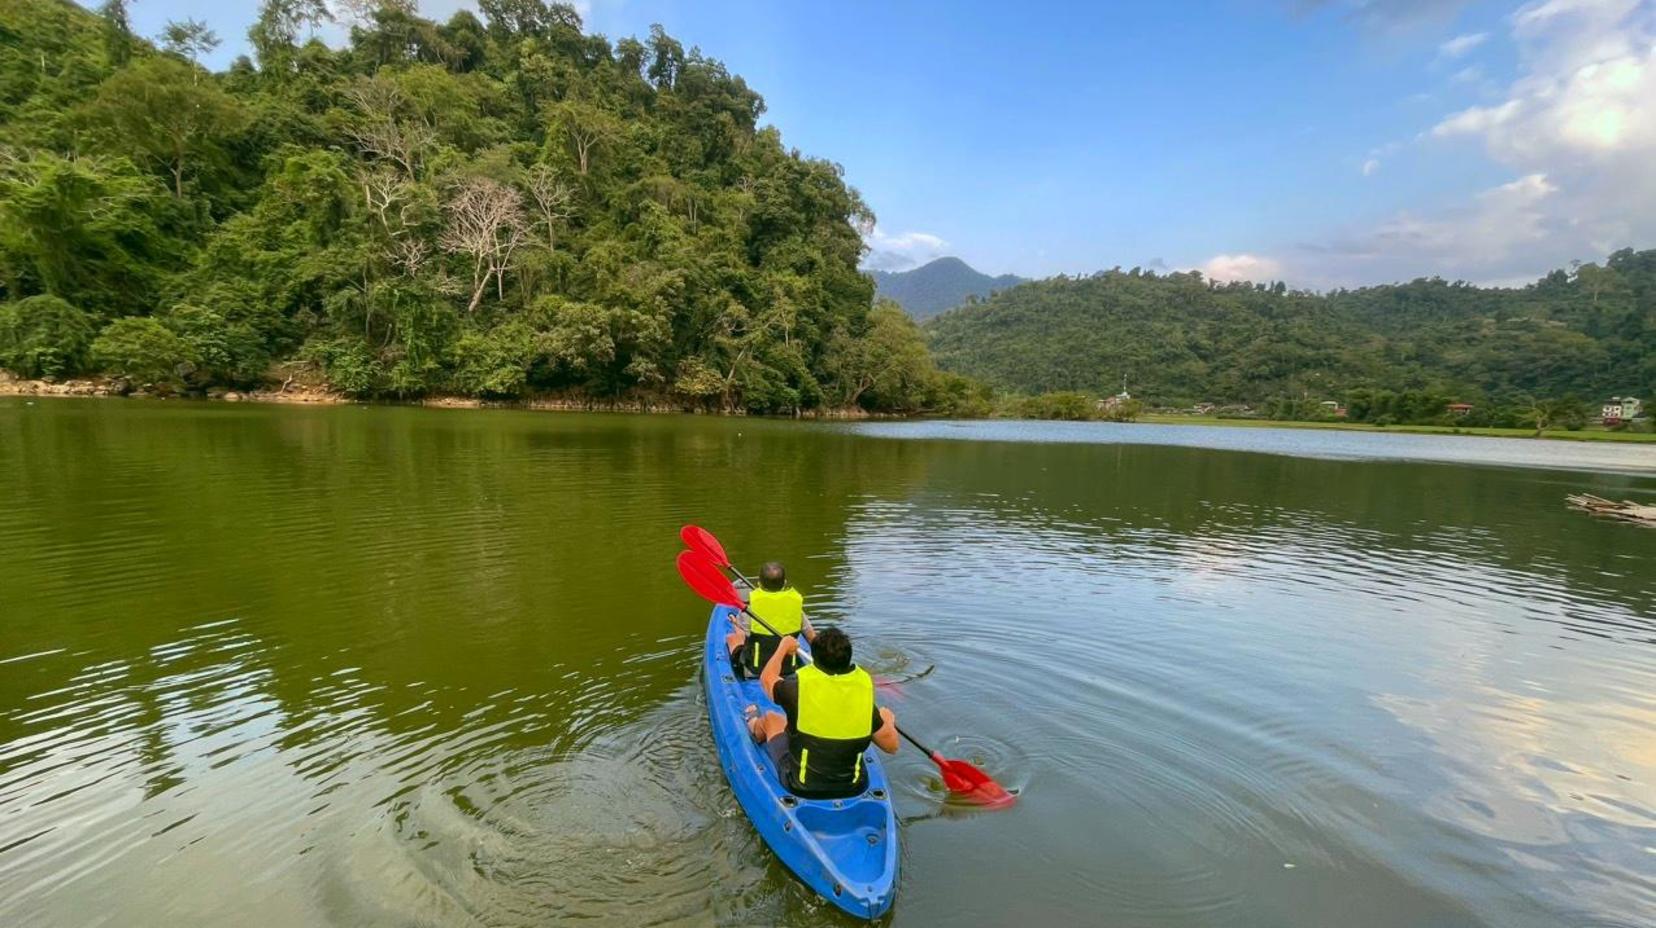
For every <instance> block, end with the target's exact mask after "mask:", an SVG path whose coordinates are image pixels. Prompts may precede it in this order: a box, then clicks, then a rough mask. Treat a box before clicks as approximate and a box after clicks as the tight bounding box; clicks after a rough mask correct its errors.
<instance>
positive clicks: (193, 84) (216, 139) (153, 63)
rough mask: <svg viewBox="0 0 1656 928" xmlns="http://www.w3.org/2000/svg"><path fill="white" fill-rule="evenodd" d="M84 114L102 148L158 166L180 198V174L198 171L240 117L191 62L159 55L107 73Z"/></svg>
mask: <svg viewBox="0 0 1656 928" xmlns="http://www.w3.org/2000/svg"><path fill="white" fill-rule="evenodd" d="M89 115H90V118H91V119H92V120H93V122H94V123H95V124H96V125H98V126H99V127H100V128H102V129H103V130H104V132H105V134H106V141H105V144H106V145H107V147H108V148H110V149H114V150H117V151H122V152H123V153H126V154H130V155H131V156H132V157H133V158H135V159H137V160H140V161H147V162H150V163H153V164H155V165H156V166H157V167H158V168H160V169H162V170H164V171H165V172H166V174H167V177H168V180H169V181H170V185H171V187H172V190H173V196H175V197H178V198H180V199H182V198H183V196H184V178H185V175H186V174H190V175H194V174H199V173H200V164H199V163H200V162H201V161H203V160H206V159H208V158H211V157H213V156H214V155H215V154H219V153H221V152H222V150H223V148H224V147H225V146H226V145H227V144H228V142H229V141H230V138H231V136H232V135H233V134H234V133H235V132H237V131H238V130H239V129H240V128H241V127H242V125H243V124H244V123H245V121H246V117H245V114H244V113H243V110H242V108H241V106H240V104H238V103H237V102H236V101H235V100H234V99H233V98H232V97H230V96H229V95H228V94H226V93H225V92H224V91H222V90H220V89H218V87H217V86H215V85H214V84H212V83H211V82H206V83H204V82H202V81H200V80H199V79H198V75H197V71H196V67H195V65H193V64H185V63H183V62H180V61H178V60H176V59H173V58H161V57H153V58H146V59H144V60H143V61H139V62H136V63H134V64H133V65H132V66H130V67H127V68H123V69H122V70H120V71H118V72H116V73H115V74H114V75H112V76H111V77H110V78H109V79H108V80H107V81H105V82H104V84H103V86H102V87H100V88H99V89H98V95H97V97H96V98H95V99H94V100H93V101H92V104H91V106H90V108H89Z"/></svg>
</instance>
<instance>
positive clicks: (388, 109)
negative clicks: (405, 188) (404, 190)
mask: <svg viewBox="0 0 1656 928" xmlns="http://www.w3.org/2000/svg"><path fill="white" fill-rule="evenodd" d="M345 97H346V99H348V100H350V101H351V105H353V106H355V107H356V109H357V114H358V118H357V119H356V120H354V121H353V122H352V123H351V125H350V126H348V127H347V128H346V132H348V133H349V134H350V136H351V139H352V140H353V141H355V142H356V143H357V147H359V148H361V149H362V150H363V152H364V153H366V154H368V155H371V156H373V157H375V158H381V159H384V160H386V161H390V162H393V163H395V164H396V165H398V166H399V167H401V168H402V169H403V173H405V174H407V175H408V179H409V180H416V179H418V177H419V169H420V160H421V158H422V157H424V155H425V152H426V150H427V149H429V148H431V146H432V145H434V144H436V142H437V130H436V129H434V128H432V126H431V124H430V123H429V122H427V121H426V120H425V119H424V118H423V117H421V116H419V115H418V114H417V113H414V112H412V110H413V107H412V106H410V105H408V100H407V98H406V97H404V96H403V93H402V91H401V90H398V89H397V86H396V85H395V84H392V83H391V82H389V81H384V80H364V81H361V82H359V83H357V85H356V86H354V87H352V88H351V89H350V90H347V91H346V92H345Z"/></svg>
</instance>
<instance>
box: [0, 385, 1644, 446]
mask: <svg viewBox="0 0 1656 928" xmlns="http://www.w3.org/2000/svg"><path fill="white" fill-rule="evenodd" d="M7 396H19V397H28V398H31V399H32V398H36V397H43V398H55V397H68V398H99V399H177V400H184V401H186V402H227V403H264V404H270V405H285V406H347V405H357V406H421V407H425V408H428V409H516V410H527V411H532V412H605V413H628V414H639V415H698V416H720V417H732V418H746V417H748V416H749V415H750V413H748V412H746V411H745V410H734V411H730V412H723V411H717V410H707V409H694V408H686V407H684V406H681V405H675V404H672V403H667V402H661V401H659V400H657V399H647V398H632V399H616V400H603V399H596V398H592V397H573V396H556V395H543V396H533V397H525V398H523V399H517V400H491V399H482V398H479V397H471V396H454V395H448V394H440V395H433V396H424V397H420V398H418V399H406V400H397V399H375V400H360V399H354V398H352V397H349V396H346V395H345V394H343V393H336V392H333V391H331V390H327V389H325V388H322V387H317V386H314V385H298V384H295V385H291V386H289V387H287V388H286V389H281V390H246V391H242V390H227V389H224V388H219V387H215V388H213V389H211V390H208V391H207V392H206V393H205V394H197V393H152V392H148V391H144V390H134V389H132V388H130V387H129V386H127V385H126V384H124V383H123V382H121V381H118V380H112V379H107V378H101V379H71V380H64V381H58V382H48V381H44V380H26V379H22V378H18V377H15V376H13V375H11V374H10V373H8V372H6V371H0V397H7ZM756 418H766V419H788V418H791V419H809V420H821V421H841V422H843V421H862V420H893V421H902V420H910V421H912V420H923V419H927V418H936V417H929V416H924V415H891V414H881V413H871V412H868V411H867V410H864V409H857V408H852V409H819V410H812V411H809V412H802V413H799V414H797V415H794V416H760V417H756ZM944 418H947V417H944ZM997 418H999V417H995V416H986V417H983V418H982V419H968V420H962V421H971V422H977V421H994V420H995V419H997ZM1005 421H1012V420H1010V419H1008V420H1005ZM1027 421H1031V422H1039V421H1048V420H1040V419H1030V420H1027ZM1051 421H1057V420H1051ZM1086 421H1102V420H1086ZM1120 424H1123V425H1134V424H1143V425H1185V426H1197V427H1206V428H1244V429H1246V428H1280V429H1307V430H1312V431H1340V432H1378V433H1381V434H1387V433H1390V434H1411V435H1444V436H1461V437H1468V438H1521V439H1527V440H1539V441H1566V442H1576V443H1583V442H1586V443H1608V444H1631V445H1640V444H1650V445H1656V433H1648V432H1611V431H1607V430H1604V429H1602V428H1584V429H1582V430H1580V431H1575V432H1572V431H1569V430H1567V429H1548V430H1546V431H1545V432H1544V433H1543V434H1540V435H1537V434H1536V432H1535V430H1534V429H1506V428H1491V427H1481V426H1480V427H1465V428H1457V427H1455V426H1446V425H1389V426H1377V425H1369V424H1366V423H1360V422H1350V423H1344V422H1302V421H1293V420H1281V419H1221V418H1219V417H1217V416H1184V415H1168V414H1158V413H1144V414H1143V415H1141V416H1139V418H1138V419H1137V420H1135V421H1134V422H1125V423H1120Z"/></svg>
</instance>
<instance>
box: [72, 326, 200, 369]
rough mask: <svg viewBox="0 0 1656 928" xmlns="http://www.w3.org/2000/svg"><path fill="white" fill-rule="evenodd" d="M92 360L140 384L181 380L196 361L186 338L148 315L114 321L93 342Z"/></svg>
mask: <svg viewBox="0 0 1656 928" xmlns="http://www.w3.org/2000/svg"><path fill="white" fill-rule="evenodd" d="M92 359H93V360H94V361H96V362H97V363H98V365H99V366H100V367H101V368H102V369H103V370H106V371H109V372H111V373H114V374H120V375H121V376H123V377H127V378H130V379H131V380H133V381H134V382H136V383H141V384H147V383H169V382H175V381H179V380H182V379H183V378H184V377H187V376H188V375H189V374H190V373H191V372H192V371H193V370H194V367H195V360H196V359H195V355H194V353H193V352H192V351H191V350H190V346H189V344H188V343H186V342H185V341H184V339H182V338H180V337H179V336H178V334H177V333H176V332H173V331H172V330H171V329H169V328H167V327H166V326H165V325H162V324H161V321H160V320H158V319H155V318H153V317H149V316H128V317H127V318H125V319H117V320H115V321H114V322H111V323H110V324H109V325H108V326H106V327H105V328H104V330H103V331H102V332H100V333H99V334H98V337H97V339H96V340H95V341H93V342H92Z"/></svg>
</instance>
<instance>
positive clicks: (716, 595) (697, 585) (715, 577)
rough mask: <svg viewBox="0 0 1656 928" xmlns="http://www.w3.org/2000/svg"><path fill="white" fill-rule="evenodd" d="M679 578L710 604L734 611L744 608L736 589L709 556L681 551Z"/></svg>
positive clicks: (696, 552) (697, 552)
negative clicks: (727, 607)
mask: <svg viewBox="0 0 1656 928" xmlns="http://www.w3.org/2000/svg"><path fill="white" fill-rule="evenodd" d="M678 572H679V576H680V577H683V578H684V582H685V583H687V584H689V585H690V589H692V590H695V591H696V595H697V596H700V597H701V598H702V599H705V600H707V601H708V602H710V603H716V604H718V605H720V606H729V607H730V608H732V609H740V608H742V597H740V596H738V595H737V594H736V587H734V586H732V585H731V583H730V581H729V580H726V579H725V575H724V574H722V573H719V568H718V567H717V566H716V565H714V563H713V562H712V561H710V560H708V558H707V555H706V554H704V553H702V552H700V551H680V552H679V556H678Z"/></svg>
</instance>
